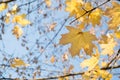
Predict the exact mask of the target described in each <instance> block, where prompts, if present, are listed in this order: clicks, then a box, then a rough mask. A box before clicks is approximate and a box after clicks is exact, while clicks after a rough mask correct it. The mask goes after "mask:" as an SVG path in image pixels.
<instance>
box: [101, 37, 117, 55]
mask: <svg viewBox="0 0 120 80" xmlns="http://www.w3.org/2000/svg"><path fill="white" fill-rule="evenodd" d="M100 46H101V48H102V52H101V54H103V55H106V54H108V55H110V56H111V55H112V54H113V53H114V47H115V46H116V42H115V41H114V39H113V38H110V39H109V41H108V43H107V44H100Z"/></svg>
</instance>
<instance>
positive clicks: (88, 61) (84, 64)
mask: <svg viewBox="0 0 120 80" xmlns="http://www.w3.org/2000/svg"><path fill="white" fill-rule="evenodd" d="M98 61H99V59H98V58H97V57H94V56H92V57H91V58H90V59H86V60H84V61H83V62H82V63H80V66H81V67H82V68H85V67H88V70H89V71H90V70H92V69H93V68H94V67H95V66H96V65H97V64H98Z"/></svg>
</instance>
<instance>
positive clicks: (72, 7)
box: [66, 0, 85, 16]
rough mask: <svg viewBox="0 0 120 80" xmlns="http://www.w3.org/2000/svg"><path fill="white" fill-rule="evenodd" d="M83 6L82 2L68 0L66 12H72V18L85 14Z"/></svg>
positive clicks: (79, 0)
mask: <svg viewBox="0 0 120 80" xmlns="http://www.w3.org/2000/svg"><path fill="white" fill-rule="evenodd" d="M82 4H83V1H82V0H66V11H68V12H70V15H71V16H73V15H78V14H82V13H84V12H85V11H84V10H82V9H81V7H82ZM80 11H81V12H80ZM79 12H80V13H79Z"/></svg>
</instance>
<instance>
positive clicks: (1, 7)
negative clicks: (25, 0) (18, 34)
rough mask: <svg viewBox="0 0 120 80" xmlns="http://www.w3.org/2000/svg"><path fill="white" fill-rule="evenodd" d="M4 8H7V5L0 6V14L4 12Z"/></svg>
mask: <svg viewBox="0 0 120 80" xmlns="http://www.w3.org/2000/svg"><path fill="white" fill-rule="evenodd" d="M6 8H7V4H6V3H2V4H0V12H1V11H3V10H5V9H6Z"/></svg>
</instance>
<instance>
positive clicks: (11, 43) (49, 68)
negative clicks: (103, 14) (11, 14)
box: [0, 0, 120, 80]
mask: <svg viewBox="0 0 120 80" xmlns="http://www.w3.org/2000/svg"><path fill="white" fill-rule="evenodd" d="M29 1H32V0H28V1H24V0H21V1H18V0H17V1H16V2H15V3H10V4H9V8H11V7H12V6H13V5H14V4H17V5H22V4H24V3H27V2H29ZM51 1H52V5H51V7H50V8H47V7H46V4H45V3H43V4H41V5H40V6H39V8H37V5H39V4H40V3H41V2H43V0H35V2H33V3H31V4H30V5H24V6H21V7H20V12H19V13H18V14H22V13H26V14H27V13H28V7H29V11H33V12H31V13H30V14H28V15H27V19H29V20H30V21H31V22H32V25H31V26H30V25H28V26H26V27H24V28H22V29H23V31H24V34H23V36H22V37H20V39H16V38H15V36H14V35H13V34H12V29H13V27H14V26H15V25H16V24H13V23H9V24H6V25H5V34H2V40H0V53H1V54H0V61H1V62H2V63H1V64H7V65H9V64H10V63H9V61H3V58H4V55H5V56H6V57H7V59H8V60H10V59H12V58H15V57H18V58H20V59H22V60H24V61H25V62H26V63H28V64H30V66H29V67H27V69H25V70H24V69H23V68H22V67H20V68H19V72H21V71H23V72H25V73H26V75H24V74H22V76H26V77H27V78H32V76H33V73H34V72H36V71H37V69H36V68H37V67H38V66H40V68H41V69H40V71H41V76H37V77H41V78H42V77H47V76H56V75H62V74H63V70H64V68H65V69H66V70H68V67H69V66H70V65H73V66H74V70H73V71H72V72H80V71H83V69H81V68H80V62H82V61H83V59H81V58H79V57H78V56H76V57H74V58H73V57H71V55H68V57H69V59H68V61H65V62H62V55H63V54H64V53H67V52H68V47H70V44H69V45H65V46H61V45H59V44H58V43H59V39H60V38H61V34H63V33H66V32H68V30H67V29H66V28H65V26H68V25H70V24H69V22H70V21H71V20H72V19H73V18H70V19H69V20H68V21H67V23H66V24H65V25H64V26H63V28H62V30H61V31H60V32H59V34H58V35H57V37H56V38H55V39H54V40H53V42H52V43H51V44H50V45H49V46H48V47H47V49H46V50H45V51H44V52H43V53H42V55H41V47H45V46H46V45H47V44H48V43H49V42H50V40H51V39H52V38H53V37H54V36H55V35H56V33H57V32H58V30H59V29H60V27H61V26H62V24H63V23H64V19H66V18H67V17H68V16H69V13H68V12H65V10H64V8H65V5H63V7H62V9H61V10H57V9H55V10H53V9H54V8H55V7H57V6H58V5H59V0H51ZM60 1H61V3H62V4H64V0H60ZM36 8H37V9H36ZM34 10H35V11H34ZM39 11H42V13H39ZM4 14H5V12H2V13H0V15H4ZM45 14H47V17H45V16H43V15H45ZM53 22H55V23H57V25H56V27H55V28H54V31H49V32H48V28H49V26H50V25H51V24H52V23H53ZM72 26H73V25H72ZM106 26H107V25H106V24H102V27H101V28H96V29H97V30H98V32H96V34H97V35H99V34H100V30H105V29H106ZM0 29H1V28H0ZM38 29H39V30H38ZM0 34H1V33H0ZM24 36H25V37H24ZM23 40H25V41H27V42H24V41H23ZM36 41H38V43H39V48H38V47H37V45H36ZM22 44H23V45H25V46H22ZM54 45H57V47H54ZM27 47H28V48H29V50H26V48H27ZM31 53H32V56H31V55H30V54H31ZM40 55H41V56H40ZM53 55H54V56H55V57H56V59H57V62H55V63H51V62H50V58H51V56H53ZM38 56H39V59H38V63H37V64H35V63H33V61H34V60H35V58H36V57H38ZM16 70H17V69H13V68H11V67H5V68H1V69H0V71H1V72H4V73H3V75H2V76H4V77H9V75H10V74H11V75H12V77H20V75H19V74H18V73H17V72H16ZM116 71H117V72H119V71H120V69H117V70H115V71H113V72H116ZM58 72H59V73H58ZM13 74H14V75H13ZM28 74H30V76H28ZM22 76H21V77H22ZM112 79H113V80H119V79H118V78H117V77H116V76H115V77H113V78H112Z"/></svg>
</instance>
